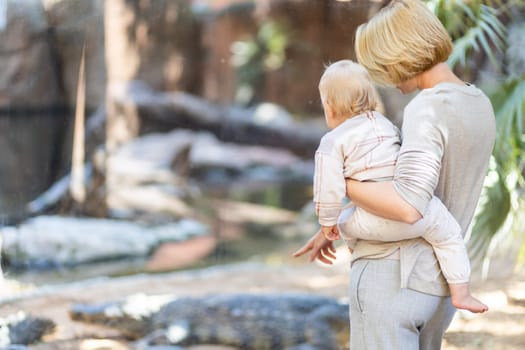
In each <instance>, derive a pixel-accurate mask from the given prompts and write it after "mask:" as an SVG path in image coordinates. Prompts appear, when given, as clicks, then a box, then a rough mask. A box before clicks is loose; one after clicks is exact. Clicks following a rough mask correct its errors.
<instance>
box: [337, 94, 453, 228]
mask: <svg viewBox="0 0 525 350" xmlns="http://www.w3.org/2000/svg"><path fill="white" fill-rule="evenodd" d="M434 111H435V108H432V102H430V101H425V98H420V99H419V100H418V103H414V104H410V105H409V106H407V108H406V109H405V113H404V117H403V118H404V121H403V129H402V134H403V142H402V145H401V149H400V152H399V156H398V160H397V164H396V169H395V173H394V178H393V181H388V182H359V181H353V180H347V181H346V190H347V192H346V193H347V195H348V196H349V197H350V198H351V199H352V201H353V202H354V203H355V204H356V205H357V206H359V207H361V208H363V209H365V210H367V211H368V212H370V213H372V214H375V215H377V216H381V217H384V218H387V219H393V220H397V221H402V222H406V223H414V222H416V221H417V220H419V219H420V218H421V214H422V213H424V212H425V208H426V206H427V205H428V203H429V202H430V199H431V198H432V195H433V194H434V190H435V188H436V186H437V184H438V180H439V173H440V170H441V159H442V157H443V150H444V137H443V135H442V132H441V130H440V128H439V118H437V117H436V116H435V115H434Z"/></svg>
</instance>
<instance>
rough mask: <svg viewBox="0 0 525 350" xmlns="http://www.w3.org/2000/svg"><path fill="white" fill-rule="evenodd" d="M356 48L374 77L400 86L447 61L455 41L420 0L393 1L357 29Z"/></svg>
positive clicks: (379, 80)
mask: <svg viewBox="0 0 525 350" xmlns="http://www.w3.org/2000/svg"><path fill="white" fill-rule="evenodd" d="M355 51H356V55H357V60H358V62H359V63H361V64H362V65H363V66H365V67H366V69H367V70H368V72H369V73H370V76H371V77H372V79H374V80H375V81H376V82H378V83H380V84H385V85H397V84H399V83H401V82H404V81H406V80H408V79H411V78H413V77H414V76H416V75H419V74H421V73H423V72H425V71H427V70H428V69H430V68H432V67H433V66H435V65H436V64H438V63H440V62H444V61H446V60H447V59H448V57H449V56H450V53H451V52H452V40H451V38H450V35H449V34H448V33H447V31H446V29H445V28H444V27H443V24H442V23H441V22H440V21H439V19H438V18H437V17H436V16H435V15H434V14H433V13H432V12H431V11H430V9H428V7H426V5H425V4H423V3H422V2H421V1H420V0H393V1H391V2H390V3H389V4H388V5H387V6H386V7H384V8H383V9H381V10H380V11H379V12H378V13H377V14H376V15H374V16H373V17H372V18H371V19H370V21H368V22H367V23H364V24H362V25H360V26H359V27H358V28H357V33H356V41H355Z"/></svg>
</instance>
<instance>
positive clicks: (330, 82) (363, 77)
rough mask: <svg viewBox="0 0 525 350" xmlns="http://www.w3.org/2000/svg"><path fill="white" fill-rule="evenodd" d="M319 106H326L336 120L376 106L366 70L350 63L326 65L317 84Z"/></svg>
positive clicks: (376, 96)
mask: <svg viewBox="0 0 525 350" xmlns="http://www.w3.org/2000/svg"><path fill="white" fill-rule="evenodd" d="M319 93H320V95H321V99H322V100H323V102H326V103H328V104H329V105H330V107H331V108H332V110H333V112H334V113H335V115H336V116H338V117H345V118H349V117H352V116H353V115H357V114H361V113H363V112H365V111H373V110H375V109H376V107H377V105H378V95H377V92H376V91H375V89H374V86H373V84H372V80H371V79H370V76H369V75H368V72H367V71H366V69H365V68H364V67H363V66H361V65H359V64H357V63H355V62H353V61H350V60H341V61H337V62H335V63H332V64H330V65H329V66H328V67H327V68H326V70H325V71H324V73H323V75H322V76H321V80H320V81H319Z"/></svg>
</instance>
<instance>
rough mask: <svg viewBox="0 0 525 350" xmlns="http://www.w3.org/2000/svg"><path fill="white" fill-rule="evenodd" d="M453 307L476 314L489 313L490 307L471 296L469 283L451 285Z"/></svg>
mask: <svg viewBox="0 0 525 350" xmlns="http://www.w3.org/2000/svg"><path fill="white" fill-rule="evenodd" d="M449 287H450V295H451V299H452V305H454V306H455V307H456V308H458V309H463V310H468V311H470V312H474V313H482V312H485V311H488V309H489V308H488V306H487V305H485V304H483V303H482V302H481V301H479V300H478V299H476V298H474V297H473V296H472V295H471V294H470V287H469V284H468V283H458V284H454V283H451V284H449Z"/></svg>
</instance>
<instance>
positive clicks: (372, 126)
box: [313, 111, 401, 226]
mask: <svg viewBox="0 0 525 350" xmlns="http://www.w3.org/2000/svg"><path fill="white" fill-rule="evenodd" d="M400 142H401V140H400V133H399V129H398V128H397V127H396V126H394V124H392V122H391V121H390V120H388V119H387V118H386V117H384V116H383V115H381V113H379V112H372V111H370V112H365V113H362V114H359V115H356V116H353V117H351V118H348V119H347V120H345V121H344V122H343V123H341V124H340V125H338V126H337V127H336V128H334V129H332V130H331V131H329V132H327V133H326V134H325V135H324V136H323V138H322V139H321V142H320V144H319V147H318V148H317V151H316V152H315V172H314V188H313V192H314V196H313V197H314V198H313V200H314V203H315V209H316V214H317V216H318V219H319V224H321V225H323V226H333V225H335V224H336V223H337V218H338V216H339V214H340V212H341V209H342V208H341V207H342V200H343V198H345V197H346V183H345V179H346V178H351V179H355V180H359V181H366V180H377V179H385V178H386V179H388V180H391V179H392V176H393V175H394V166H395V164H396V160H397V156H398V153H399V146H400Z"/></svg>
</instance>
